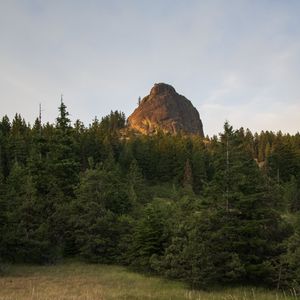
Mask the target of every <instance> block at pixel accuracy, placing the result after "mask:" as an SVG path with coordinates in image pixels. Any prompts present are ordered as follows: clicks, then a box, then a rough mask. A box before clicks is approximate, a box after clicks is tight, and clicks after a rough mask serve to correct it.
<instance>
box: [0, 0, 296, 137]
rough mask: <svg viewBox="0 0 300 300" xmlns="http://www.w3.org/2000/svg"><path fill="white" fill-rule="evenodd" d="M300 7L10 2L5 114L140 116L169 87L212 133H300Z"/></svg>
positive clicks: (1, 82)
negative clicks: (139, 109)
mask: <svg viewBox="0 0 300 300" xmlns="http://www.w3.org/2000/svg"><path fill="white" fill-rule="evenodd" d="M299 16H300V1H299V0H247V1H246V0H203V1H202V0H198V1H193V0H180V1H179V0H151V1H150V0H135V1H134V0H119V1H115V0H107V1H102V0H97V1H96V0H95V1H93V0H80V1H79V0H51V1H50V0H48V1H47V0H43V1H42V0H0V108H1V110H0V112H1V114H0V117H2V116H3V115H5V114H7V115H8V116H9V117H10V118H12V117H13V116H14V115H15V113H20V114H21V115H22V116H23V117H24V118H25V120H26V121H28V122H30V123H33V122H34V120H35V118H36V117H37V116H38V110H39V103H41V104H42V119H43V122H50V123H54V122H55V118H56V117H57V115H58V106H59V104H60V97H61V94H63V98H64V102H65V104H66V105H67V108H68V111H69V113H70V116H71V119H72V121H74V122H75V120H77V119H80V120H81V121H83V122H84V124H85V125H86V126H88V125H89V124H90V123H91V122H92V120H93V119H94V118H95V116H97V117H98V118H99V119H100V118H101V117H103V116H105V115H107V114H108V113H109V112H110V111H111V110H121V111H123V112H125V114H126V116H129V115H130V114H131V113H132V112H133V110H134V109H135V108H136V106H137V102H138V97H139V96H141V97H144V96H146V95H147V94H149V91H150V89H151V87H152V86H153V85H154V83H158V82H165V83H168V84H171V85H172V86H174V88H175V89H176V91H177V92H178V93H179V94H182V95H184V96H185V97H187V98H188V99H189V100H191V101H192V103H193V105H194V106H195V107H196V108H197V109H198V111H199V113H200V117H201V119H202V122H203V125H204V133H205V134H208V135H209V136H212V135H214V134H218V133H219V132H221V131H222V128H223V124H224V122H225V121H226V120H228V121H229V123H230V124H231V125H232V126H233V127H234V128H240V127H244V128H249V129H250V130H251V131H253V132H255V131H257V132H260V131H261V130H272V131H278V130H281V131H282V132H284V133H287V132H289V133H291V134H294V133H296V132H298V131H300V117H299V115H300V17H299Z"/></svg>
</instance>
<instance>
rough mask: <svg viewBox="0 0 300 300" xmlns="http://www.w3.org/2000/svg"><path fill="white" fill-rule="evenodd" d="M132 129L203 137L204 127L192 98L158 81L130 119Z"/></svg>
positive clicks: (148, 132) (143, 131)
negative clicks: (187, 97)
mask: <svg viewBox="0 0 300 300" xmlns="http://www.w3.org/2000/svg"><path fill="white" fill-rule="evenodd" d="M128 126H129V128H130V129H132V130H135V131H138V132H140V133H143V134H153V133H156V132H157V131H163V132H165V133H171V134H177V133H179V132H182V133H185V134H196V135H200V136H202V137H203V136H204V134H203V126H202V122H201V120H200V116H199V113H198V111H197V109H196V108H195V107H194V106H193V104H192V103H191V101H189V100H188V99H186V98H185V97H184V96H182V95H179V94H178V93H177V92H176V91H175V89H174V88H173V87H172V86H171V85H168V84H165V83H156V84H155V85H154V87H153V88H152V89H151V91H150V94H149V95H148V96H146V97H144V98H143V100H142V101H141V102H140V104H139V106H138V107H137V108H136V109H135V111H134V112H133V113H132V114H131V115H130V116H129V118H128Z"/></svg>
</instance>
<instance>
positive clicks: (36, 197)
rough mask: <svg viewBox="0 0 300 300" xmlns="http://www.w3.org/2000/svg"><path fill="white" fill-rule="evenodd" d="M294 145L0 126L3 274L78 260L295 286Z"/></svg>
mask: <svg viewBox="0 0 300 300" xmlns="http://www.w3.org/2000/svg"><path fill="white" fill-rule="evenodd" d="M299 212H300V134H299V133H297V134H295V135H290V134H282V133H281V132H277V133H274V132H271V131H265V132H264V131H262V132H261V133H255V134H253V133H251V131H250V130H248V129H247V130H245V129H243V128H240V129H233V128H232V126H230V124H229V123H227V122H226V123H225V125H224V131H223V132H222V133H220V134H219V136H213V137H211V138H208V137H207V138H200V137H199V136H193V135H184V134H177V135H170V134H163V133H159V132H158V133H157V134H155V135H151V136H145V135H140V134H135V133H134V132H130V131H128V130H126V118H125V115H124V113H121V112H118V111H115V112H111V113H110V114H109V115H108V116H106V117H104V118H102V119H101V120H98V119H95V120H93V122H92V123H91V124H90V125H89V126H88V127H86V126H84V124H83V123H82V122H81V121H79V120H77V121H76V122H75V123H74V124H71V121H70V119H69V113H68V111H67V107H66V106H65V104H64V103H63V102H61V105H60V107H59V112H58V117H57V119H56V122H55V124H49V123H47V124H41V122H40V120H39V119H37V120H36V121H35V123H34V124H33V126H31V125H29V124H28V123H26V121H25V120H24V119H23V118H22V117H21V115H19V114H16V115H15V117H14V119H13V120H9V118H8V117H7V116H4V117H3V118H2V120H1V121H0V272H1V264H3V263H7V262H9V263H38V264H53V263H56V262H58V261H60V260H62V259H64V258H69V257H75V258H78V259H83V260H86V261H89V262H95V263H113V264H123V265H129V266H131V267H132V268H135V269H137V270H140V271H144V272H153V273H156V274H160V275H163V276H166V277H170V278H176V279H180V280H184V281H186V282H188V283H190V284H191V285H192V286H193V287H197V288H205V287H208V286H210V285H213V284H216V283H218V284H220V283H222V284H236V283H248V284H260V285H266V286H270V287H277V288H279V287H293V288H295V289H299V286H300V214H299Z"/></svg>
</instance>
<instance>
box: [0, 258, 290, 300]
mask: <svg viewBox="0 0 300 300" xmlns="http://www.w3.org/2000/svg"><path fill="white" fill-rule="evenodd" d="M291 294H292V292H291V291H290V292H287V291H286V292H285V293H276V292H270V291H266V290H261V289H256V288H234V289H224V290H220V291H215V292H204V291H193V290H191V289H189V288H188V287H187V286H186V285H184V284H183V283H179V282H175V281H169V280H165V279H162V278H159V277H150V276H146V275H142V274H138V273H134V272H131V271H129V270H128V269H126V268H124V267H119V266H107V265H92V264H84V263H79V262H78V263H77V262H76V263H75V262H72V263H67V264H61V265H56V266H31V265H30V266H26V265H14V266H9V267H7V269H6V275H3V276H2V277H0V300H29V299H30V300H50V299H51V300H58V299H60V300H96V299H97V300H102V299H103V300H104V299H105V300H113V299H124V300H125V299H128V300H129V299H157V300H158V299H161V300H184V299H188V300H201V299H203V300H204V299H207V300H212V299H214V300H218V299H220V300H221V299H223V300H234V299H236V300H237V299H241V300H244V299H261V300H273V299H295V297H293V296H292V295H291Z"/></svg>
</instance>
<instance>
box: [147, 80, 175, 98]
mask: <svg viewBox="0 0 300 300" xmlns="http://www.w3.org/2000/svg"><path fill="white" fill-rule="evenodd" d="M162 94H176V91H175V89H174V88H173V87H172V86H171V85H169V84H166V83H155V84H154V86H153V88H152V89H151V91H150V95H151V96H156V95H162Z"/></svg>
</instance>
